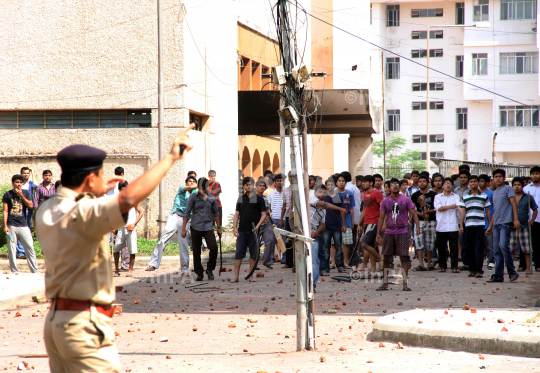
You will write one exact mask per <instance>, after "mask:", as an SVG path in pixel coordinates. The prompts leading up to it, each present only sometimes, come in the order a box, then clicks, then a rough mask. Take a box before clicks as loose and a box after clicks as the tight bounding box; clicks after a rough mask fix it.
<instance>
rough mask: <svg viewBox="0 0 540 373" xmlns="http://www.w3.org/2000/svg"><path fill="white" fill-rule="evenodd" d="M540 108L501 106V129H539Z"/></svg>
mask: <svg viewBox="0 0 540 373" xmlns="http://www.w3.org/2000/svg"><path fill="white" fill-rule="evenodd" d="M538 109H540V106H500V107H499V111H500V115H501V127H538Z"/></svg>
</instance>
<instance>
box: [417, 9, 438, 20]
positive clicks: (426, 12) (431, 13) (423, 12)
mask: <svg viewBox="0 0 540 373" xmlns="http://www.w3.org/2000/svg"><path fill="white" fill-rule="evenodd" d="M442 16H443V10H442V8H439V9H412V10H411V17H412V18H424V17H442Z"/></svg>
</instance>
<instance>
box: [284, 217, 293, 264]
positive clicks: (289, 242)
mask: <svg viewBox="0 0 540 373" xmlns="http://www.w3.org/2000/svg"><path fill="white" fill-rule="evenodd" d="M284 229H285V230H286V231H289V232H291V226H290V221H289V218H285V227H284ZM285 247H286V248H287V251H285V264H286V265H287V266H288V267H290V268H292V267H294V240H293V239H290V238H287V239H285Z"/></svg>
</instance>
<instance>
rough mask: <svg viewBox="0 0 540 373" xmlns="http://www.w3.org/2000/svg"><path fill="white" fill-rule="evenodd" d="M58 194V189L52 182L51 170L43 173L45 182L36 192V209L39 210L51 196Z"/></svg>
mask: <svg viewBox="0 0 540 373" xmlns="http://www.w3.org/2000/svg"><path fill="white" fill-rule="evenodd" d="M55 194H56V188H55V187H54V184H53V182H52V172H51V171H50V170H45V171H43V182H42V183H41V184H39V185H38V187H37V189H36V190H35V192H34V200H33V202H34V209H37V207H38V206H39V204H40V203H41V202H43V201H45V199H46V198H47V197H49V196H52V195H55Z"/></svg>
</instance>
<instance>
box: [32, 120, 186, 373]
mask: <svg viewBox="0 0 540 373" xmlns="http://www.w3.org/2000/svg"><path fill="white" fill-rule="evenodd" d="M191 128H193V125H191V126H190V127H188V128H186V129H185V130H184V131H182V133H181V134H180V136H178V137H177V138H176V139H175V140H174V143H173V146H172V149H171V152H170V153H169V154H167V155H166V156H165V157H163V159H162V160H160V161H159V162H158V163H157V164H155V165H154V166H153V167H152V168H151V169H149V170H148V171H147V172H145V173H144V174H143V175H142V176H141V177H139V178H138V179H136V180H135V181H133V182H132V183H131V184H129V185H128V186H127V187H126V188H125V189H123V190H122V191H121V192H120V193H119V194H117V195H115V196H114V198H98V197H101V196H103V195H104V194H106V193H107V191H109V190H110V189H112V188H114V185H115V184H116V183H117V182H123V181H124V179H123V178H119V177H115V178H112V179H104V178H103V160H104V159H105V157H106V156H107V154H106V153H105V152H104V151H102V150H100V149H96V148H93V147H90V146H87V145H71V146H68V147H67V148H64V149H63V150H61V151H60V152H59V153H58V155H57V161H58V163H59V164H60V167H61V168H62V176H61V180H62V188H61V189H60V190H59V191H58V193H57V194H56V195H55V196H54V197H51V198H49V199H48V200H46V201H44V202H43V203H41V204H40V206H39V208H38V210H37V212H36V225H35V232H36V236H37V238H38V241H39V243H40V245H41V248H42V250H43V254H44V257H45V267H46V273H45V295H46V296H47V298H48V299H51V300H52V305H51V309H50V311H49V313H48V315H47V318H46V320H45V333H44V334H45V346H46V348H47V353H48V355H49V366H50V369H51V372H53V373H56V372H120V371H121V366H120V360H119V358H118V351H117V349H116V344H115V343H114V338H115V336H114V331H113V329H112V327H111V324H112V322H111V318H112V316H113V315H114V307H112V303H113V302H114V296H115V288H114V285H113V274H112V265H111V254H110V249H109V240H108V233H109V232H111V231H113V230H115V229H118V228H121V227H123V226H124V225H125V224H126V219H127V213H128V212H129V210H130V209H131V208H133V207H135V206H137V205H138V204H139V202H141V201H142V200H144V199H146V198H147V197H148V196H149V195H150V193H152V191H153V190H154V189H155V188H156V187H157V186H158V184H159V182H160V181H161V179H163V177H164V176H165V175H166V174H167V172H168V171H169V169H170V168H171V167H172V165H173V164H174V163H175V162H176V161H178V160H180V159H182V158H183V157H184V156H185V154H186V153H187V152H189V151H190V150H191V149H192V145H191V142H190V140H189V137H188V132H189V130H190V129H191ZM181 147H183V148H184V151H182V150H181Z"/></svg>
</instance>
